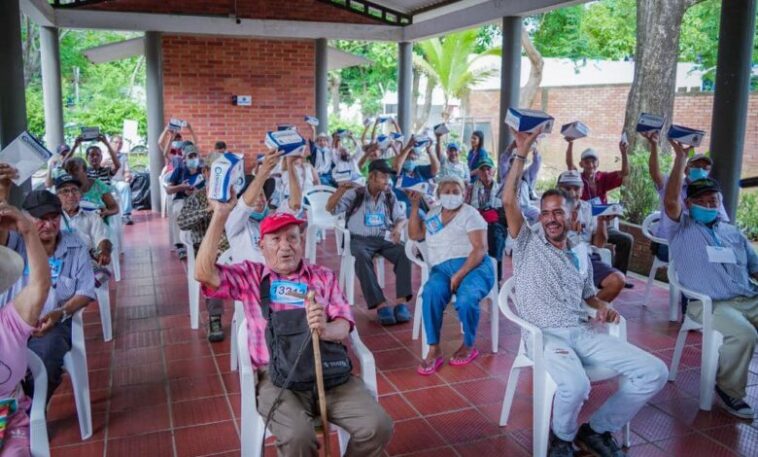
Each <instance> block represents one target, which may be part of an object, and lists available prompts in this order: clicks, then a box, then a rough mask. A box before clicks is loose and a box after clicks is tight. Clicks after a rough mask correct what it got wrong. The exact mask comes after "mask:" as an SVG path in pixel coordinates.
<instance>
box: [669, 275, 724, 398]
mask: <svg viewBox="0 0 758 457" xmlns="http://www.w3.org/2000/svg"><path fill="white" fill-rule="evenodd" d="M668 277H669V281H670V283H671V285H672V288H673V287H676V290H677V291H681V293H683V294H684V296H685V297H687V298H689V299H690V300H695V301H699V302H700V303H702V305H703V313H702V316H703V323H702V324H701V323H699V322H697V321H695V320H694V319H692V318H691V317H690V316H688V315H687V314H686V313H685V314H684V322H683V323H682V327H681V328H680V329H679V335H678V336H677V337H676V345H675V346H674V356H673V357H672V358H671V368H670V369H669V381H674V380H676V374H677V370H678V369H679V361H680V360H681V358H682V351H683V350H684V343H685V342H686V340H687V335H688V334H689V332H691V331H693V330H697V331H699V332H701V333H702V334H703V347H702V350H701V351H700V365H701V366H700V409H702V410H703V411H710V410H711V406H712V405H713V394H714V391H715V386H716V374H717V372H718V368H719V349H720V348H721V345H722V344H723V343H724V335H722V334H721V332H719V331H717V330H715V329H714V328H713V302H712V300H711V297H709V296H707V295H705V294H701V293H697V292H695V291H693V290H690V289H685V288H684V287H682V285H681V284H680V283H679V277H678V276H677V274H676V269H675V267H674V262H673V261H669V267H668Z"/></svg>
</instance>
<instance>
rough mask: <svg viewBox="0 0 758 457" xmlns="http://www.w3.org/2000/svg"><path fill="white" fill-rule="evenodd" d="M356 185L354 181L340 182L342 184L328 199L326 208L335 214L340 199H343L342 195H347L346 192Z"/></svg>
mask: <svg viewBox="0 0 758 457" xmlns="http://www.w3.org/2000/svg"><path fill="white" fill-rule="evenodd" d="M354 186H355V184H354V183H352V182H349V181H348V182H343V183H340V185H339V186H338V187H337V190H335V191H334V193H333V194H332V195H331V196H330V197H329V200H327V201H326V210H327V211H328V212H329V213H331V214H334V210H335V209H336V208H337V205H338V204H339V203H340V200H342V196H343V195H345V193H346V192H347V191H348V190H350V189H352V188H353V187H354Z"/></svg>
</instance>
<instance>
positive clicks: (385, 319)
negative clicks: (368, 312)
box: [376, 306, 397, 326]
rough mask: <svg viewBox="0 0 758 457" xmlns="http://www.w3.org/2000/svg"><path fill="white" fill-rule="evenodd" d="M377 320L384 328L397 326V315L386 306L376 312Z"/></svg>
mask: <svg viewBox="0 0 758 457" xmlns="http://www.w3.org/2000/svg"><path fill="white" fill-rule="evenodd" d="M376 318H377V319H378V320H379V324H381V325H384V326H387V325H395V324H397V320H396V319H395V313H394V312H393V311H392V308H390V307H389V306H384V307H382V308H379V309H378V310H376Z"/></svg>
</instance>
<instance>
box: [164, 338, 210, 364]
mask: <svg viewBox="0 0 758 457" xmlns="http://www.w3.org/2000/svg"><path fill="white" fill-rule="evenodd" d="M163 353H164V354H165V357H166V362H172V361H175V360H184V359H195V358H199V357H209V356H210V355H211V350H210V348H209V347H208V343H207V342H205V341H189V342H186V343H179V344H171V345H167V346H164V347H163Z"/></svg>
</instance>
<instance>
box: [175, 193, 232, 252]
mask: <svg viewBox="0 0 758 457" xmlns="http://www.w3.org/2000/svg"><path fill="white" fill-rule="evenodd" d="M208 206H209V205H208V194H206V193H205V190H198V191H195V193H193V194H192V195H190V196H189V197H187V198H186V199H185V200H184V206H183V207H182V210H181V211H180V212H179V215H178V216H176V225H178V226H179V229H180V230H189V231H190V232H191V233H192V245H193V246H194V247H195V250H196V251H197V248H198V247H199V246H200V243H201V242H202V241H203V237H204V236H205V232H206V231H207V230H208V226H209V225H210V223H211V216H213V211H208ZM227 249H229V241H227V239H226V235H222V236H221V241H220V242H219V244H218V251H219V252H224V251H226V250H227Z"/></svg>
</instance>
